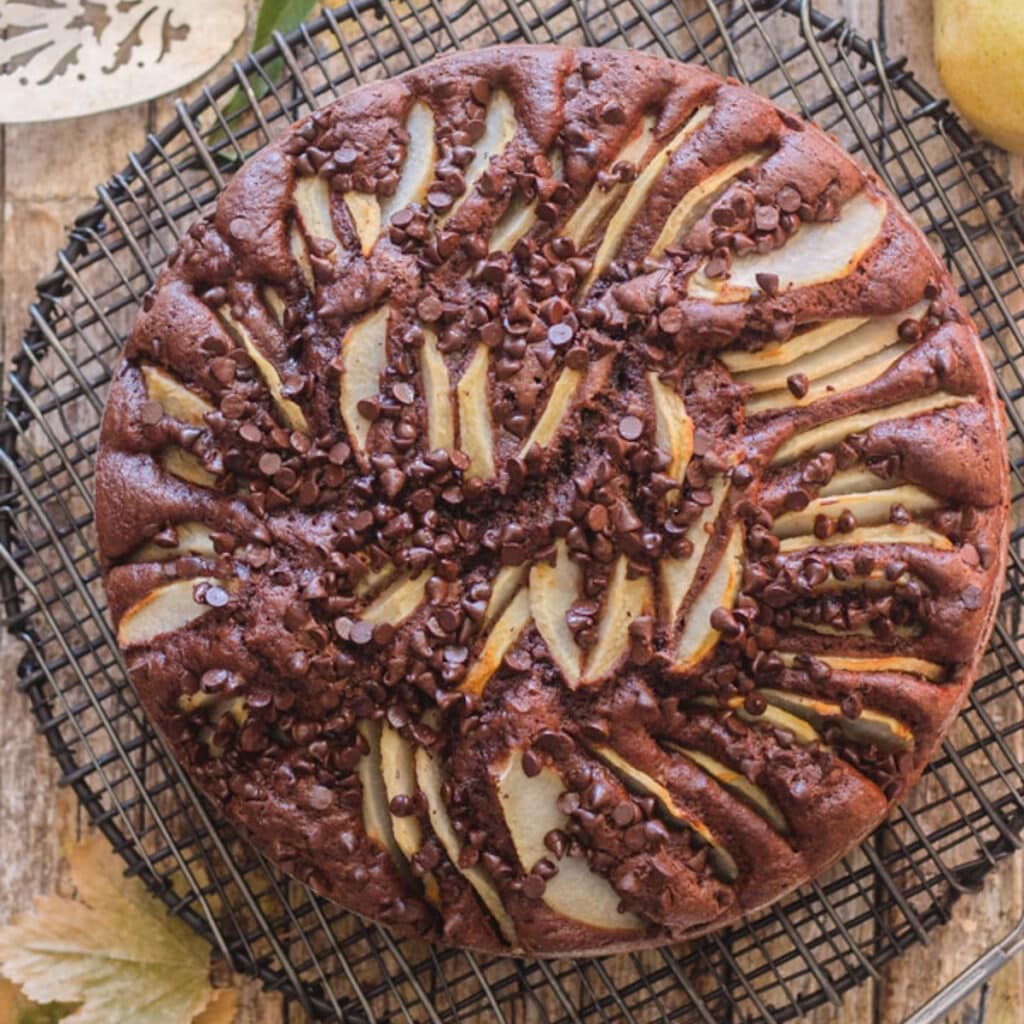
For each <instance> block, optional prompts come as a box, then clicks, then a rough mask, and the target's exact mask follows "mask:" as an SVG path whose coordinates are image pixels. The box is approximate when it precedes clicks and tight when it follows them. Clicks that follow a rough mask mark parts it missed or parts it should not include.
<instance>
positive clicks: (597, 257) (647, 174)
mask: <svg viewBox="0 0 1024 1024" xmlns="http://www.w3.org/2000/svg"><path fill="white" fill-rule="evenodd" d="M712 109H713V108H712V107H710V106H704V107H698V108H697V109H696V110H695V111H694V112H693V114H691V115H690V118H689V120H688V121H687V122H686V124H684V125H683V127H682V128H680V129H679V131H678V132H676V135H675V137H674V138H673V139H672V141H671V142H670V143H669V144H668V145H667V146H665V147H663V148H662V149H660V150H658V152H657V153H655V154H654V156H653V157H651V159H650V160H649V161H648V163H647V166H646V167H645V168H644V169H643V170H642V171H641V172H640V174H639V175H637V177H636V180H635V181H634V182H633V183H632V184H631V185H630V186H629V189H628V191H627V192H626V194H625V196H624V197H623V198H622V201H621V202H619V203H618V204H617V206H616V208H615V211H614V213H612V216H611V219H610V220H609V221H608V226H607V227H606V228H605V230H604V237H603V238H602V239H601V244H600V245H599V246H598V248H597V252H596V253H595V254H594V267H593V269H592V270H591V271H590V274H589V275H588V276H587V279H586V281H584V282H583V291H584V293H586V292H588V291H589V290H590V288H591V286H592V285H593V284H594V282H595V281H596V280H597V279H598V278H599V277H600V276H601V275H602V274H603V273H604V272H605V271H606V270H607V269H608V264H609V263H611V261H612V259H613V258H614V257H615V254H616V253H617V252H618V251H619V246H620V245H622V240H623V238H624V237H625V236H626V232H627V231H629V228H630V225H632V223H633V219H634V218H635V217H636V215H637V214H638V213H640V211H641V210H642V209H643V208H644V204H645V203H646V202H647V196H648V195H649V193H650V191H651V188H652V187H653V186H654V183H655V181H657V180H658V178H659V177H660V175H661V172H662V171H663V170H664V169H665V167H666V166H667V165H668V162H669V160H671V159H672V157H673V156H674V155H675V152H676V150H677V149H679V148H680V146H682V145H683V144H684V143H685V142H686V140H687V139H689V138H690V136H691V135H693V133H694V132H696V131H697V129H698V128H700V126H701V125H702V124H704V122H705V121H706V120H707V119H708V118H709V117H710V116H711V111H712Z"/></svg>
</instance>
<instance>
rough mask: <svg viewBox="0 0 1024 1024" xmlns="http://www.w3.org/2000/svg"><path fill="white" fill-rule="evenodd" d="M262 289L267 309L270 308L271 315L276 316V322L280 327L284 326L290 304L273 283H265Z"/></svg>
mask: <svg viewBox="0 0 1024 1024" xmlns="http://www.w3.org/2000/svg"><path fill="white" fill-rule="evenodd" d="M261 291H262V294H263V301H264V303H266V306H267V309H268V310H270V315H271V316H272V317H273V318H274V322H275V323H276V324H277V326H278V327H284V314H285V310H286V309H287V308H288V304H287V303H286V302H285V301H284V296H283V295H282V294H281V293H280V292H279V291H278V290H277V289H276V288H275V287H274V286H273V285H272V284H265V285H264V286H263V288H262V289H261Z"/></svg>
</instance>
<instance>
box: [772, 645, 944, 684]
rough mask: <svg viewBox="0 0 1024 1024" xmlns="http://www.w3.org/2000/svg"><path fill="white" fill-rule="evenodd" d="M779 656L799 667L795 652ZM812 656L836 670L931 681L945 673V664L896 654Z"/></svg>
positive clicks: (936, 680) (941, 677) (792, 665)
mask: <svg viewBox="0 0 1024 1024" xmlns="http://www.w3.org/2000/svg"><path fill="white" fill-rule="evenodd" d="M779 657H780V658H781V659H782V661H783V664H785V665H786V666H788V667H790V668H793V667H799V666H798V665H797V660H796V659H797V655H796V654H791V653H786V652H779ZM813 657H814V659H815V660H816V661H823V662H825V664H826V665H828V666H829V667H830V668H834V669H836V671H838V672H865V673H872V672H896V673H900V674H902V675H911V676H922V677H923V678H924V679H928V680H930V681H931V682H933V683H937V682H939V681H940V680H942V679H944V678H945V675H946V666H945V665H939V664H937V663H936V662H934V661H925V660H924V659H923V658H903V657H899V656H898V655H893V656H891V657H885V656H881V657H868V658H855V657H847V656H846V655H837V654H815V655H813Z"/></svg>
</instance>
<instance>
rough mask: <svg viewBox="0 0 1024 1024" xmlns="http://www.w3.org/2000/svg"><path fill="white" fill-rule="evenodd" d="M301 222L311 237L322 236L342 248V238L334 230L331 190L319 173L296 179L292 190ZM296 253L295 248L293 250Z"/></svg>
mask: <svg viewBox="0 0 1024 1024" xmlns="http://www.w3.org/2000/svg"><path fill="white" fill-rule="evenodd" d="M292 198H293V199H294V200H295V209H296V211H297V212H298V215H299V222H300V223H301V224H302V228H303V230H304V231H305V232H306V235H307V236H308V237H309V238H322V239H325V240H326V241H328V242H333V243H334V244H335V246H336V247H337V248H338V249H340V248H341V239H340V238H338V233H337V231H335V230H334V216H333V214H332V213H331V190H330V186H329V185H328V184H327V181H326V179H324V178H321V177H320V176H319V175H316V174H314V175H307V176H305V177H302V178H296V179H295V188H294V190H293V191H292ZM303 249H305V244H303ZM293 255H294V250H293Z"/></svg>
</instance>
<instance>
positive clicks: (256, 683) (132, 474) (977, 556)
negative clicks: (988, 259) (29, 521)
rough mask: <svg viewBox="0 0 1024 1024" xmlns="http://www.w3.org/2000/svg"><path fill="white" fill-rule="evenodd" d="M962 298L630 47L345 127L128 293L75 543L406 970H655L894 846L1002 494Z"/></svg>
mask: <svg viewBox="0 0 1024 1024" xmlns="http://www.w3.org/2000/svg"><path fill="white" fill-rule="evenodd" d="M1002 438H1003V430H1002V421H1001V418H1000V412H999V407H998V403H997V401H996V399H995V391H994V385H993V381H992V376H991V371H990V369H989V367H988V364H987V361H986V358H985V355H984V352H983V350H982V348H981V345H980V342H979V340H978V336H977V332H976V330H975V328H974V327H973V325H972V324H971V322H970V320H969V318H968V317H967V315H966V313H965V311H964V309H963V306H962V304H961V303H960V300H959V298H958V296H957V293H956V290H955V288H954V286H953V284H952V282H951V281H950V279H949V277H948V275H947V274H946V272H945V271H944V269H943V268H942V266H941V264H940V263H939V261H938V260H937V259H936V257H935V256H934V254H933V253H932V252H931V250H930V249H929V247H928V245H927V243H926V241H925V239H924V238H923V236H922V235H921V234H920V232H919V231H918V230H917V229H916V228H915V227H914V226H913V224H912V223H911V221H910V220H909V219H908V217H907V216H906V215H905V213H904V212H903V211H902V210H901V209H900V208H899V206H898V205H897V204H896V202H895V201H894V200H893V199H892V197H891V196H890V195H889V194H888V193H887V192H886V191H885V189H884V188H883V187H882V186H881V185H880V183H879V182H878V181H877V180H876V179H875V177H874V176H873V175H871V174H870V173H869V172H867V171H865V170H864V169H863V168H862V167H861V166H860V165H859V164H858V163H856V162H855V161H854V160H853V159H852V158H851V157H850V156H848V155H847V154H845V153H844V152H843V151H842V150H841V149H840V148H839V146H838V145H837V144H836V143H835V142H834V141H833V140H832V139H830V138H829V137H827V136H826V135H825V134H823V133H822V132H821V131H819V130H818V129H817V128H815V127H814V126H813V125H810V124H807V123H805V122H803V121H801V120H800V119H798V118H796V117H794V116H793V115H791V114H789V113H787V112H785V111H783V110H780V109H779V108H777V107H775V106H774V105H773V104H771V103H770V102H769V101H767V100H765V99H763V98H761V97H760V96H758V95H757V94H756V93H754V92H753V91H751V90H749V89H747V88H745V87H743V86H740V85H738V84H736V83H733V82H730V81H726V80H723V79H721V78H719V77H717V76H715V75H713V74H711V73H709V72H706V71H704V70H702V69H699V68H696V67H692V66H688V65H683V64H678V63H674V62H671V61H667V60H664V59H660V58H656V57H651V56H647V55H644V54H640V53H635V52H630V51H608V50H601V51H597V50H569V49H561V48H556V47H528V46H523V47H498V48H493V49H488V50H483V51H478V52H471V53H465V54H458V55H453V56H448V57H443V58H439V59H437V60H435V61H433V62H431V63H429V64H427V65H425V66H423V67H422V68H417V69H415V70H413V71H410V72H407V73H406V74H404V75H402V76H400V77H398V78H395V79H392V80H387V81H381V82H376V83H372V84H369V85H366V86H363V87H361V88H359V89H357V90H355V91H354V92H352V93H350V94H348V95H345V96H343V97H342V98H340V99H338V100H337V101H335V102H333V103H332V104H330V105H329V106H327V107H325V108H323V109H321V110H319V111H317V112H316V113H314V114H313V115H312V116H310V117H308V118H305V119H304V120H302V121H299V122H297V123H296V124H295V125H294V126H292V128H291V129H290V130H289V131H288V132H287V133H286V134H285V135H284V137H282V138H281V139H279V140H277V141H276V142H274V143H273V144H271V145H269V146H268V147H266V148H265V149H264V150H262V151H261V152H259V153H258V154H256V155H255V156H254V157H252V158H251V159H250V160H249V161H247V162H246V163H245V164H244V166H243V167H242V168H241V169H240V170H239V172H238V173H237V174H236V175H235V177H234V178H233V179H232V181H231V182H230V184H229V185H228V186H227V188H226V189H225V190H224V191H223V193H222V194H221V195H220V197H219V198H218V200H217V202H216V205H215V208H214V210H213V212H212V213H211V214H210V215H209V216H207V217H204V218H203V219H201V220H198V221H197V222H196V223H195V224H194V225H193V226H192V228H191V229H190V230H189V232H188V234H187V235H186V237H184V238H183V239H182V241H181V243H180V245H179V246H178V248H177V249H176V250H175V252H174V253H173V255H172V256H171V258H170V259H169V261H168V263H167V266H166V268H165V269H164V270H163V272H162V273H161V275H160V277H159V279H158V281H157V283H156V285H155V287H154V288H153V289H152V290H151V291H150V292H149V293H148V294H147V295H146V296H145V299H144V302H143V308H142V311H141V312H140V314H139V317H138V319H137V321H136V323H135V326H134V328H133V330H132V333H131V336H130V338H129V341H128V344H127V346H126V350H125V356H124V359H123V361H122V362H121V364H120V365H119V367H118V369H117V371H116V374H115V378H114V381H113V384H112V387H111V391H110V397H109V400H108V405H107V409H106V413H105V416H104V421H103V427H102V434H101V440H100V455H99V460H98V466H97V477H96V524H97V534H98V539H99V548H100V553H101V557H102V562H103V571H104V583H105V587H106V591H107V596H108V599H109V604H110V609H111V614H112V616H113V618H114V621H115V623H116V624H117V633H118V641H119V643H120V645H121V647H122V649H123V650H124V652H125V655H126V658H127V661H128V665H129V669H130V672H131V676H132V679H133V682H134V683H135V685H136V687H137V689H138V691H139V694H140V696H141V698H142V701H143V703H144V704H145V706H146V708H147V710H148V711H149V713H150V714H151V716H152V717H153V719H154V721H155V722H156V723H157V725H158V726H159V727H160V729H161V731H162V732H163V733H164V735H165V736H166V737H167V739H168V741H169V742H170V744H171V746H172V748H173V749H174V751H175V754H176V756H178V757H179V758H180V760H181V761H182V762H183V763H184V764H185V766H186V767H187V768H188V769H189V771H190V772H191V774H192V775H193V777H194V778H195V779H196V781H197V782H198V783H199V785H200V786H201V788H202V789H203V791H204V793H206V795H207V796H208V797H209V798H210V799H211V800H212V801H213V802H214V803H215V804H216V805H217V806H218V808H219V809H220V810H221V811H222V812H223V813H224V814H225V816H226V817H227V818H228V819H229V820H230V821H231V822H232V823H234V824H236V825H238V826H240V827H241V828H242V829H243V831H244V832H245V834H246V835H247V836H248V837H249V838H250V839H251V840H252V841H253V842H254V843H255V844H256V845H257V846H258V847H259V848H261V849H262V850H263V851H264V852H266V853H267V854H268V855H269V856H270V857H271V858H272V859H273V860H274V861H275V862H276V863H277V864H278V865H280V866H281V867H282V868H283V869H284V870H285V871H287V872H289V873H291V874H293V875H295V876H297V877H299V878H301V879H302V880H304V881H307V882H309V883H310V884H311V885H312V886H313V887H314V888H316V889H317V890H318V891H320V892H322V893H324V894H325V895H327V896H329V897H331V898H333V899H335V900H337V901H339V902H341V903H343V904H344V905H346V906H348V907H350V908H352V909H354V910H356V911H358V912H360V913H362V914H364V915H366V916H369V917H372V918H374V919H376V920H380V921H383V922H384V923H386V924H388V925H390V926H391V927H393V928H396V929H397V930H399V931H400V932H403V933H406V934H414V935H417V936H421V937H425V938H430V939H436V940H441V941H445V942H448V943H451V944H456V945H463V946H469V947H473V948H478V949H489V950H498V949H505V950H516V951H519V950H522V951H527V952H530V953H534V954H555V953H567V952H574V953H578V952H584V951H598V950H611V949H619V948H635V947H638V946H642V945H650V944H654V943H659V942H668V941H676V940H679V939H681V938H684V937H689V936H692V935H696V934H698V933H700V932H702V931H706V930H708V929H710V928H713V927H717V926H719V925H721V924H723V923H726V922H728V921H729V920H731V919H733V918H735V917H736V916H738V915H739V914H741V913H745V912H748V911H749V910H751V909H753V908H755V907H758V906H762V905H764V904H765V903H767V902H769V901H771V900H772V899H774V898H777V897H778V896H779V895H781V894H782V893H783V892H785V891H786V890H788V889H789V888H792V887H793V886H794V885H797V884H799V883H801V882H803V881H805V880H806V879H807V878H809V877H811V876H813V875H814V874H816V873H817V872H819V871H820V870H821V869H822V868H823V867H825V866H826V865H827V864H829V863H831V862H832V861H833V860H835V859H836V858H837V857H838V856H840V855H841V854H842V853H844V852H845V851H846V850H847V849H848V848H849V847H850V846H851V845H853V844H854V843H856V842H857V841H858V840H859V839H860V838H862V837H863V836H864V835H865V834H866V833H867V832H868V831H869V830H870V829H871V828H873V827H874V826H875V825H877V824H878V822H879V821H880V820H881V818H882V817H883V816H884V814H885V812H886V811H887V809H888V808H889V807H890V806H891V805H892V802H893V801H895V800H897V799H898V798H899V797H900V796H901V795H902V794H903V793H904V792H905V791H906V789H907V787H908V786H909V785H910V784H912V782H913V781H914V780H915V779H916V778H917V776H918V775H919V774H920V772H921V770H922V769H923V767H924V765H925V764H926V762H927V759H928V757H929V755H930V753H931V751H932V750H933V749H934V747H935V745H936V744H937V743H938V742H939V740H940V739H941V736H942V735H943V732H944V730H945V729H946V728H948V726H949V724H950V723H951V721H952V718H953V716H954V715H955V713H956V710H957V708H958V707H959V704H960V703H961V702H962V700H963V699H964V697H965V695H966V693H967V691H968V689H969V686H970V683H971V681H972V678H973V673H974V670H975V667H976V663H977V660H978V658H979V657H980V654H981V651H982V650H983V647H984V644H985V641H986V639H987V635H988V631H989V629H990V626H991V622H992V616H993V614H994V607H995V603H996V601H997V598H998V581H999V578H1000V575H1001V572H1002V566H1003V558H1004V549H1005V531H1006V524H1007V514H1006V507H1007V500H1008V499H1007V492H1008V484H1007V475H1006V453H1005V446H1004V442H1003V440H1002Z"/></svg>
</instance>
